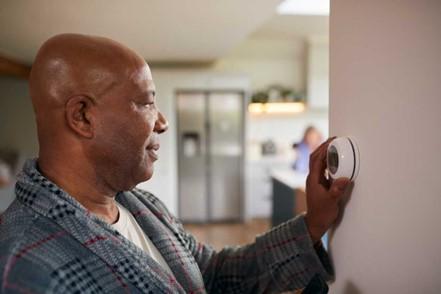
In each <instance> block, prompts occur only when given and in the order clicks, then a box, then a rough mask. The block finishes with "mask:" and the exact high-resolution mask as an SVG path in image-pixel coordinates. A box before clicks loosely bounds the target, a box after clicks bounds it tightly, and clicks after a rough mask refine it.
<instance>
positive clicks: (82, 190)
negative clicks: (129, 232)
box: [38, 157, 118, 224]
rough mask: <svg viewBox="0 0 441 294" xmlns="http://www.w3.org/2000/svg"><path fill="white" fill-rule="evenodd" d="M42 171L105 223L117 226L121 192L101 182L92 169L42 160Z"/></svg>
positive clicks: (39, 166)
mask: <svg viewBox="0 0 441 294" xmlns="http://www.w3.org/2000/svg"><path fill="white" fill-rule="evenodd" d="M38 169H39V170H40V172H41V174H42V175H43V176H44V177H46V178H47V179H48V180H50V181H52V182H53V183H55V184H56V185H57V186H59V187H60V188H61V189H63V190H64V191H66V192H67V193H68V194H69V195H70V196H72V197H73V198H75V199H76V200H77V201H78V202H79V203H81V205H83V206H84V207H85V208H86V209H87V210H89V211H90V212H91V213H93V214H95V215H97V216H98V217H100V218H101V219H103V220H104V221H105V222H107V223H109V224H113V223H115V222H116V221H117V220H118V208H117V207H116V205H115V196H116V194H117V192H118V191H114V190H113V189H112V188H111V187H109V185H107V184H106V183H105V182H104V181H103V180H101V179H97V177H96V174H95V172H94V171H93V169H92V168H91V167H88V166H85V165H81V166H78V165H77V164H75V162H68V163H66V162H65V163H63V164H60V161H56V160H50V159H46V158H44V157H40V158H39V160H38Z"/></svg>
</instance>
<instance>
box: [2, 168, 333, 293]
mask: <svg viewBox="0 0 441 294" xmlns="http://www.w3.org/2000/svg"><path fill="white" fill-rule="evenodd" d="M15 191H16V199H15V200H14V202H13V203H12V204H11V205H10V207H9V208H8V209H7V210H6V211H5V213H4V214H3V215H1V216H0V289H1V290H0V291H1V292H2V293H207V292H208V293H272V292H281V291H286V290H290V289H296V288H302V287H304V286H305V285H306V284H307V283H308V282H309V280H310V279H311V278H312V277H313V276H314V274H316V273H318V274H320V275H321V276H322V277H323V278H324V279H329V278H330V274H329V272H330V271H331V269H330V266H329V261H328V258H327V255H326V253H325V252H324V250H323V249H322V248H315V249H314V248H313V244H312V242H311V240H310V238H309V235H308V234H307V230H306V227H305V223H304V219H303V216H300V217H298V218H296V219H294V220H291V221H289V222H287V223H284V224H282V225H280V226H279V227H277V228H275V229H273V230H271V231H269V232H268V233H266V234H264V235H261V236H258V237H256V241H255V242H254V243H252V244H249V245H246V246H241V247H227V248H225V249H223V250H221V251H219V252H216V251H215V250H214V249H212V248H211V247H210V246H207V245H204V244H201V243H199V242H198V241H197V240H196V239H195V238H194V237H193V236H191V235H190V234H188V233H187V232H185V231H184V229H183V227H182V224H181V223H180V222H179V221H178V220H177V219H176V218H175V217H174V216H173V215H171V214H170V213H169V212H168V211H167V209H166V208H165V206H164V205H163V204H162V203H161V202H160V201H159V200H158V199H157V198H156V197H154V196H153V195H152V194H150V193H148V192H145V191H142V190H139V189H134V190H132V191H127V192H120V193H118V195H117V196H116V200H117V201H118V202H119V203H121V204H122V205H123V206H124V207H126V208H127V209H128V210H129V211H130V212H131V213H132V214H133V215H134V216H135V218H136V220H137V222H138V223H139V225H140V226H141V228H142V229H143V230H144V232H145V233H146V235H147V236H148V237H149V238H150V239H151V240H152V242H153V243H154V245H155V246H156V247H157V249H158V250H159V252H160V253H161V254H162V256H163V257H164V259H165V261H166V262H167V263H168V265H169V267H170V269H171V270H172V271H173V275H169V274H168V273H167V271H166V270H164V269H163V268H162V267H161V266H160V265H159V264H157V263H156V262H155V261H154V260H153V259H152V258H151V257H150V256H149V255H147V254H146V253H145V252H144V251H142V250H141V249H139V248H138V247H137V246H135V245H134V244H132V243H131V242H130V241H128V240H127V239H125V238H124V237H123V236H122V235H120V234H119V233H118V232H117V231H116V230H115V229H113V228H112V227H111V226H110V225H108V224H107V223H105V222H104V221H102V220H101V219H99V218H98V217H96V216H94V215H93V214H90V212H88V211H87V210H86V209H85V208H84V207H83V206H82V205H81V204H79V203H78V202H77V201H76V200H75V199H74V198H73V197H71V196H69V195H68V194H67V193H66V192H64V191H63V190H62V189H60V188H59V187H57V186H56V185H55V184H54V183H52V182H50V181H49V180H47V179H46V178H44V177H43V176H42V175H41V174H40V173H39V172H38V170H37V169H36V161H35V160H30V161H28V162H27V163H26V165H25V167H24V170H23V172H22V173H21V174H20V176H19V179H18V182H17V184H16V190H15ZM319 256H320V257H319Z"/></svg>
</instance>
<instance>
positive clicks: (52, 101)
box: [29, 34, 145, 116]
mask: <svg viewBox="0 0 441 294" xmlns="http://www.w3.org/2000/svg"><path fill="white" fill-rule="evenodd" d="M140 65H145V62H144V60H143V59H142V58H141V57H140V56H138V55H137V54H136V53H135V52H133V51H132V50H130V49H129V48H127V47H125V46H124V45H122V44H120V43H117V42H115V41H113V40H110V39H107V38H103V37H94V36H86V35H79V34H62V35H57V36H55V37H52V38H50V39H49V40H47V41H46V42H45V43H44V44H43V45H42V47H41V48H40V50H39V52H38V54H37V57H36V59H35V62H34V64H33V66H32V70H31V75H30V80H29V85H30V93H31V97H32V100H33V103H34V107H35V111H36V112H37V113H36V114H37V116H38V115H39V112H40V109H41V108H42V107H41V106H44V108H45V115H46V114H47V110H48V108H49V109H50V108H51V106H57V105H63V104H64V103H65V102H66V100H67V99H68V98H69V97H71V96H74V95H87V96H89V97H90V98H92V99H98V98H99V97H100V96H101V95H103V94H104V93H105V92H106V91H108V90H110V89H111V88H112V86H114V85H116V84H117V83H118V80H120V79H122V78H124V76H125V75H130V74H131V71H135V70H136V68H137V67H139V66H140Z"/></svg>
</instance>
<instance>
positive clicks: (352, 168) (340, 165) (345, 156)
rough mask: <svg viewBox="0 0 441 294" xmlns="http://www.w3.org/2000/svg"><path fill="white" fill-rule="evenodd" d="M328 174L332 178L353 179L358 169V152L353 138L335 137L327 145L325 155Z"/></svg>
mask: <svg viewBox="0 0 441 294" xmlns="http://www.w3.org/2000/svg"><path fill="white" fill-rule="evenodd" d="M326 161H327V165H328V174H329V175H330V176H331V178H333V179H338V178H342V177H343V178H348V179H350V180H351V181H354V180H355V178H356V177H357V175H358V171H359V169H360V153H359V151H358V146H357V144H356V143H355V141H354V139H353V138H350V137H339V138H335V139H334V140H332V141H331V143H329V145H328V152H327V156H326Z"/></svg>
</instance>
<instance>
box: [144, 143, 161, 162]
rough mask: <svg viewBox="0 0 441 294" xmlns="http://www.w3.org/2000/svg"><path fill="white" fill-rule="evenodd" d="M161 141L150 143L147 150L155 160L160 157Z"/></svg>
mask: <svg viewBox="0 0 441 294" xmlns="http://www.w3.org/2000/svg"><path fill="white" fill-rule="evenodd" d="M159 147H160V145H159V143H155V144H150V145H149V146H147V148H146V149H147V151H148V154H149V156H150V157H151V158H153V160H157V159H158V150H159Z"/></svg>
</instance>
